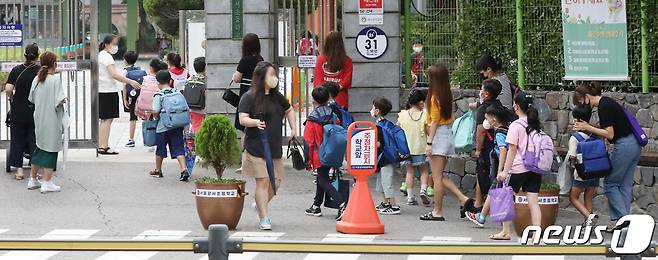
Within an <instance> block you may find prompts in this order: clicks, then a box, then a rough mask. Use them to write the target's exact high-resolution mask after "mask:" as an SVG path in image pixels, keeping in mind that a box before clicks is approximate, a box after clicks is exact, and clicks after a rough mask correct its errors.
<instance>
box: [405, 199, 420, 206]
mask: <svg viewBox="0 0 658 260" xmlns="http://www.w3.org/2000/svg"><path fill="white" fill-rule="evenodd" d="M407 205H414V206H415V205H418V201H417V200H416V198H414V197H411V198H407Z"/></svg>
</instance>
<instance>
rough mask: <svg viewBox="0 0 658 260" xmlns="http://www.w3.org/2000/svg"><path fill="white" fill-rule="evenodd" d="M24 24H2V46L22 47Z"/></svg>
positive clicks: (0, 43) (0, 37)
mask: <svg viewBox="0 0 658 260" xmlns="http://www.w3.org/2000/svg"><path fill="white" fill-rule="evenodd" d="M22 45H23V25H22V24H0V46H22Z"/></svg>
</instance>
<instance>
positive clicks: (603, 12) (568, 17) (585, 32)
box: [562, 0, 629, 81]
mask: <svg viewBox="0 0 658 260" xmlns="http://www.w3.org/2000/svg"><path fill="white" fill-rule="evenodd" d="M562 29H563V30H562V35H563V37H564V70H565V77H564V79H565V80H604V81H616V80H628V79H629V78H628V46H627V40H626V39H627V31H626V0H562Z"/></svg>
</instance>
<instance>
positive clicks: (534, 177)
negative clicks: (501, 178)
mask: <svg viewBox="0 0 658 260" xmlns="http://www.w3.org/2000/svg"><path fill="white" fill-rule="evenodd" d="M509 186H510V187H512V189H513V190H514V192H517V193H518V192H519V191H521V190H523V191H525V192H529V193H539V189H541V175H539V174H536V173H533V172H524V173H512V174H511V176H510V178H509Z"/></svg>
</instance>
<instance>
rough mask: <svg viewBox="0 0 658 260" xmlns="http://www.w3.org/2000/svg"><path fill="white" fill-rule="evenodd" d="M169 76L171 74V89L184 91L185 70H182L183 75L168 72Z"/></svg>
mask: <svg viewBox="0 0 658 260" xmlns="http://www.w3.org/2000/svg"><path fill="white" fill-rule="evenodd" d="M169 74H171V80H173V81H174V86H173V87H174V88H175V89H177V90H184V89H185V81H187V74H188V73H187V70H186V69H184V70H183V73H181V74H174V73H173V72H171V71H169Z"/></svg>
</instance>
